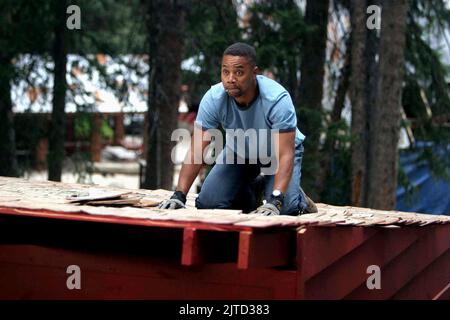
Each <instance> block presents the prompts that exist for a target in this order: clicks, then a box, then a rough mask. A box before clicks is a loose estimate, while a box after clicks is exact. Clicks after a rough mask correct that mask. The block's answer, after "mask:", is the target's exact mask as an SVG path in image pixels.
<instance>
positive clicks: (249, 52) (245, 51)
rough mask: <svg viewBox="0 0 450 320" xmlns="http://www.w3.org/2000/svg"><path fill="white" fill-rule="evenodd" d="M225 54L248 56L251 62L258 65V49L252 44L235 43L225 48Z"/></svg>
mask: <svg viewBox="0 0 450 320" xmlns="http://www.w3.org/2000/svg"><path fill="white" fill-rule="evenodd" d="M223 55H224V56H227V55H228V56H238V57H246V58H247V59H248V60H249V61H250V63H252V64H253V65H254V66H256V50H255V48H253V47H252V46H251V45H248V44H246V43H243V42H236V43H233V44H232V45H231V46H229V47H228V48H226V49H225V51H224V52H223Z"/></svg>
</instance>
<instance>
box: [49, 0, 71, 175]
mask: <svg viewBox="0 0 450 320" xmlns="http://www.w3.org/2000/svg"><path fill="white" fill-rule="evenodd" d="M65 2H66V1H65V0H57V1H55V2H54V6H55V8H54V13H55V31H54V32H55V40H54V47H53V61H54V63H55V69H54V83H53V109H52V117H51V125H50V132H49V135H50V136H49V152H48V157H47V162H48V180H51V181H61V174H62V167H63V162H64V140H65V136H66V113H65V106H66V88H67V82H66V64H67V49H66V39H65V37H66V3H65Z"/></svg>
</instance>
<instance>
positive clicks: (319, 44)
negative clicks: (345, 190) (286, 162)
mask: <svg viewBox="0 0 450 320" xmlns="http://www.w3.org/2000/svg"><path fill="white" fill-rule="evenodd" d="M328 7H329V0H308V1H307V3H306V11H305V22H306V24H307V25H308V26H309V27H310V28H311V31H310V32H309V33H308V34H307V36H306V39H305V45H304V49H303V55H302V61H301V79H300V94H299V100H300V104H301V109H300V115H301V116H300V119H299V121H298V125H299V128H300V130H301V131H302V132H303V133H304V134H305V135H306V137H307V138H306V140H305V156H304V166H303V167H304V169H305V170H303V172H304V173H305V174H304V175H303V180H302V185H303V187H304V189H305V190H306V191H307V193H309V194H310V195H311V196H312V197H313V198H316V197H317V190H316V180H317V179H316V177H317V174H318V171H319V164H318V161H317V159H319V138H320V133H321V127H322V96H323V79H324V73H325V69H324V68H325V67H324V66H325V54H326V43H327V26H328Z"/></svg>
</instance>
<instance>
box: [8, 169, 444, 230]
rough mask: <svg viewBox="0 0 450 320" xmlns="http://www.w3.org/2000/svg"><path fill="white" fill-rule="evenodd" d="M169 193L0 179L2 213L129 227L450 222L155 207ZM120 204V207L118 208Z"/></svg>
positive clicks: (365, 214)
mask: <svg viewBox="0 0 450 320" xmlns="http://www.w3.org/2000/svg"><path fill="white" fill-rule="evenodd" d="M171 194H172V191H168V190H162V189H159V190H142V189H140V190H127V189H118V188H111V187H97V186H95V187H93V186H90V185H81V184H65V183H57V182H48V181H47V182H30V181H27V180H25V179H18V178H5V177H0V212H1V213H4V214H20V215H30V216H37V217H54V218H55V217H56V218H59V219H69V220H73V219H76V220H85V221H92V220H97V221H103V222H108V221H109V222H114V221H115V220H114V217H120V218H127V219H129V220H128V223H130V224H137V225H153V226H165V227H168V226H169V227H170V226H171V227H182V226H185V225H190V224H192V223H195V224H196V225H197V227H198V228H200V229H211V228H212V229H217V228H219V229H220V228H222V229H224V230H225V229H227V230H229V229H230V228H231V229H236V230H241V229H242V228H244V229H245V228H269V227H278V228H292V227H301V226H310V225H314V226H361V227H369V226H370V227H383V228H384V227H389V228H398V227H406V226H424V225H429V224H448V223H450V217H447V216H442V215H425V214H418V213H408V212H400V211H381V210H373V209H368V208H358V207H349V206H346V207H339V206H331V205H327V204H318V205H317V207H318V210H319V212H318V213H316V214H307V215H301V216H269V217H268V216H260V215H255V214H242V212H241V211H239V210H216V209H214V210H198V209H196V208H195V206H194V199H195V196H196V195H195V194H192V193H191V194H189V195H188V197H187V199H188V201H187V205H186V209H179V210H162V209H157V208H156V205H157V204H158V203H160V202H161V201H162V200H165V199H167V198H168V197H169V196H170V195H171ZM74 196H75V197H74ZM106 200H108V201H110V203H108V202H107V201H106ZM105 201H106V202H105ZM89 202H91V203H89ZM118 205H120V206H123V207H117V206H118Z"/></svg>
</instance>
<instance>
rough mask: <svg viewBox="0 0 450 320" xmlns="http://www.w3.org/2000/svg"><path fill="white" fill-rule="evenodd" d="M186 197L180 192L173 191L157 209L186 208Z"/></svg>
mask: <svg viewBox="0 0 450 320" xmlns="http://www.w3.org/2000/svg"><path fill="white" fill-rule="evenodd" d="M185 204H186V195H185V194H184V193H183V192H181V191H175V192H174V193H173V195H172V196H171V197H170V199H168V200H164V201H163V202H161V203H160V204H159V206H158V208H159V209H180V208H186V206H185Z"/></svg>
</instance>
